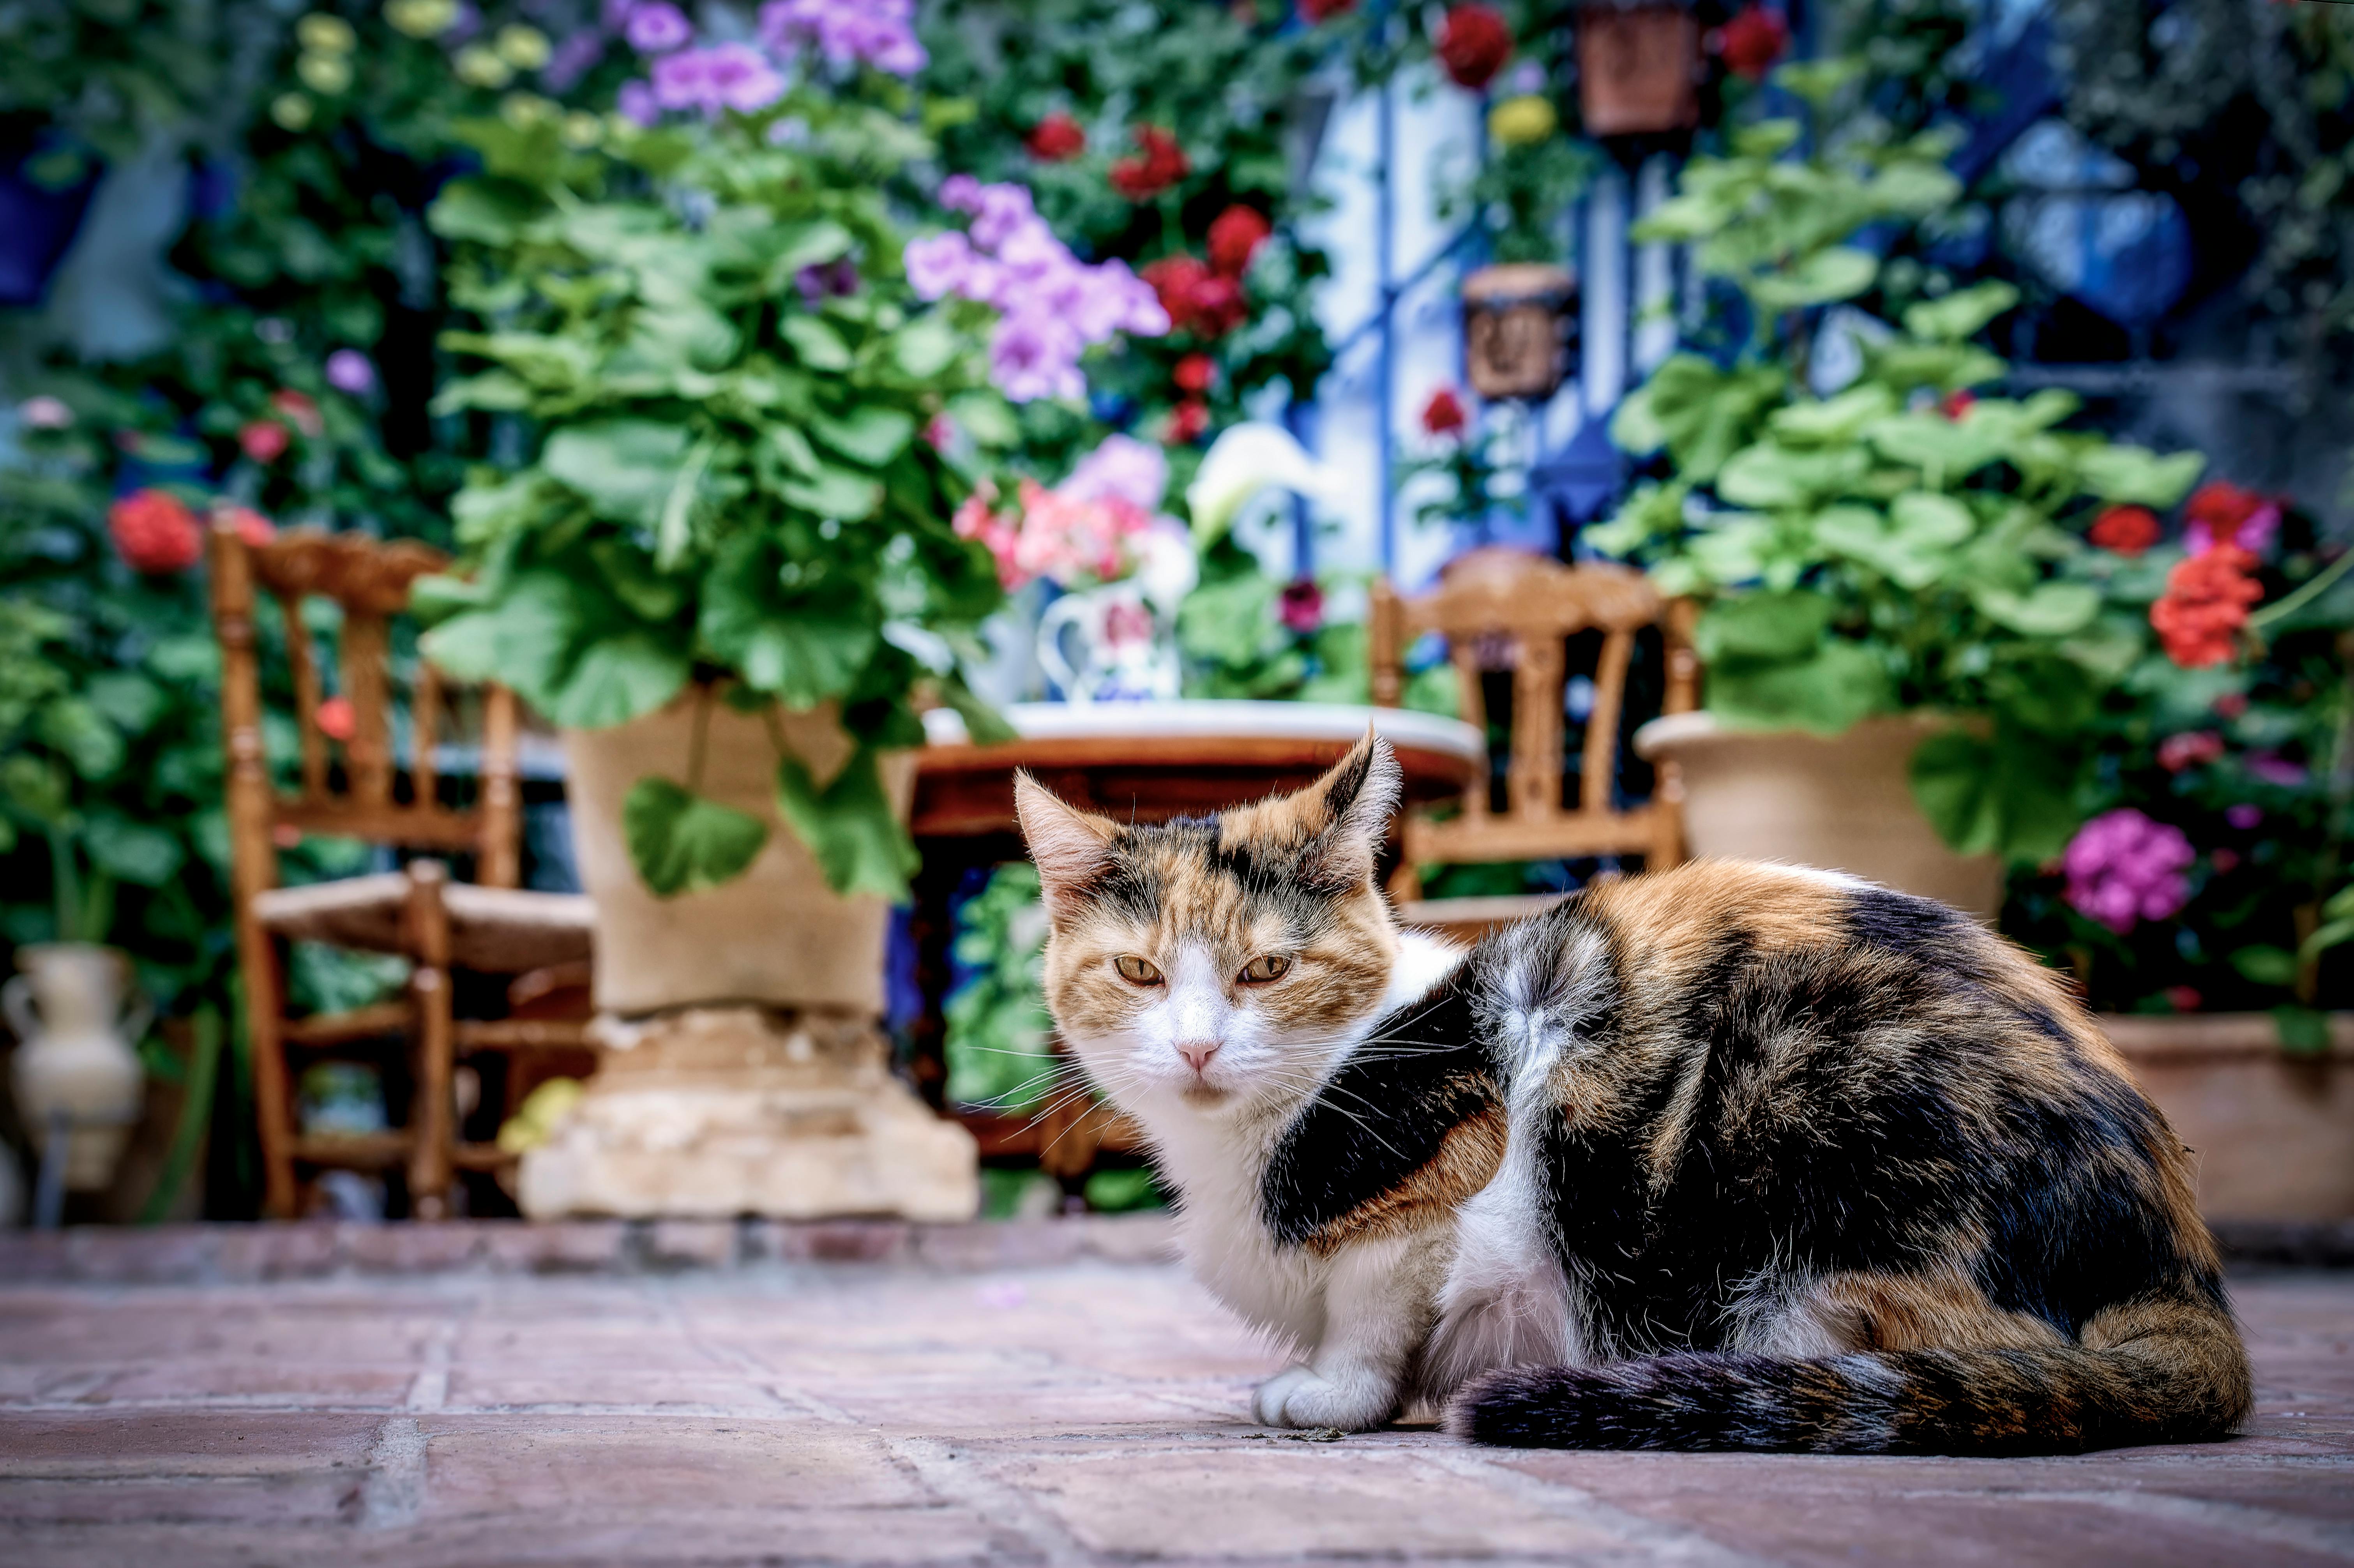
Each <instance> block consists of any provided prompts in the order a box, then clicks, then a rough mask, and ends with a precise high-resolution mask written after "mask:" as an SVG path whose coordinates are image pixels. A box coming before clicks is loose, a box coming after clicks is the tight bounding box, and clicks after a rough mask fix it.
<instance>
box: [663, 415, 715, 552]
mask: <svg viewBox="0 0 2354 1568" xmlns="http://www.w3.org/2000/svg"><path fill="white" fill-rule="evenodd" d="M711 453H712V443H711V441H710V440H708V439H705V440H702V441H700V442H698V443H696V446H695V450H694V451H692V452H690V453H688V454H687V459H686V461H685V462H684V463H683V464H681V465H680V466H679V471H678V477H677V478H676V479H675V480H673V482H671V487H670V493H669V494H668V495H666V496H664V497H663V509H662V521H661V522H659V523H657V524H655V525H654V565H655V566H656V567H660V568H661V569H662V570H663V571H668V570H670V569H671V568H672V567H675V566H677V565H678V563H679V562H680V561H681V560H682V559H684V557H685V555H686V547H687V546H689V545H690V544H692V543H694V538H695V535H694V531H693V523H694V514H695V492H696V490H697V489H698V487H700V486H701V484H702V483H703V473H704V471H705V469H707V468H709V467H710V466H711Z"/></svg>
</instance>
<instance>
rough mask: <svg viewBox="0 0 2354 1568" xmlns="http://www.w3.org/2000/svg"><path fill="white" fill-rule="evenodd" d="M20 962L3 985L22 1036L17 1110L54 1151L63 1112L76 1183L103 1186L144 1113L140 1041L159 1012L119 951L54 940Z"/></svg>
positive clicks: (20, 955) (84, 1187) (3, 1001)
mask: <svg viewBox="0 0 2354 1568" xmlns="http://www.w3.org/2000/svg"><path fill="white" fill-rule="evenodd" d="M16 967H17V968H18V969H23V970H24V971H25V972H24V973H23V974H21V975H18V976H16V978H15V979H13V980H9V982H8V983H7V985H6V987H5V988H0V1005H5V1009H6V1012H7V1014H8V1025H9V1027H10V1028H12V1029H14V1030H15V1031H16V1039H17V1042H18V1044H17V1046H16V1062H15V1064H14V1068H13V1074H14V1076H13V1083H14V1086H15V1088H16V1110H17V1114H18V1115H19V1116H21V1117H22V1118H24V1120H25V1124H26V1127H27V1130H28V1131H30V1132H31V1134H32V1135H33V1139H34V1140H35V1142H36V1143H37V1145H38V1146H39V1147H40V1148H41V1149H42V1150H43V1152H44V1154H46V1153H47V1151H48V1140H49V1137H50V1129H51V1128H52V1127H53V1126H54V1125H55V1122H56V1120H57V1118H59V1117H62V1118H64V1119H65V1121H66V1124H67V1126H68V1128H69V1130H68V1132H67V1135H66V1161H65V1184H66V1186H67V1187H68V1188H69V1189H70V1190H71V1191H74V1192H98V1191H102V1190H103V1189H104V1188H105V1187H106V1186H107V1185H108V1183H110V1182H111V1181H113V1179H114V1167H115V1165H116V1163H117V1162H118V1161H120V1160H122V1150H123V1146H124V1144H125V1143H126V1142H128V1141H129V1139H130V1137H131V1128H132V1124H133V1122H135V1121H137V1120H138V1119H139V1101H140V1089H141V1086H142V1085H143V1083H144V1081H145V1076H146V1075H145V1073H144V1071H143V1069H142V1068H141V1066H140V1065H139V1051H138V1047H137V1044H136V1042H137V1041H138V1039H139V1037H140V1036H141V1035H143V1034H144V1033H146V1032H147V1023H148V1021H149V1019H150V1018H151V1017H152V1016H153V1012H152V1010H151V1009H150V1007H149V1005H148V1003H147V1001H146V1000H145V999H144V998H143V997H141V996H139V995H137V994H136V993H134V992H133V991H132V989H131V960H130V959H129V958H128V957H126V956H125V955H123V954H122V953H121V952H119V951H117V950H116V949H114V948H101V947H98V946H95V945H93V944H91V943H88V942H45V943H40V944H37V945H36V946H33V947H28V948H19V949H17V952H16ZM126 1004H127V1005H128V1011H127V1012H126Z"/></svg>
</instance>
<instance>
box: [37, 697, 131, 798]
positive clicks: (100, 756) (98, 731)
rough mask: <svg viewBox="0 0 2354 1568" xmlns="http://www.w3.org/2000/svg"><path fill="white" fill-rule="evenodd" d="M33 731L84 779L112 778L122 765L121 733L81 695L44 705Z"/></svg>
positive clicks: (62, 698) (61, 698)
mask: <svg viewBox="0 0 2354 1568" xmlns="http://www.w3.org/2000/svg"><path fill="white" fill-rule="evenodd" d="M33 733H34V734H36V735H37V736H39V737H40V738H41V740H42V741H43V742H44V743H46V744H47V745H48V746H50V747H54V748H56V750H57V751H58V752H59V753H60V754H61V755H62V756H63V757H64V758H65V759H66V761H67V762H68V763H69V765H70V766H71V767H72V768H73V770H74V771H75V772H76V773H78V774H80V776H81V777H82V778H84V779H92V780H97V779H111V778H112V777H114V774H115V771H116V770H117V769H118V768H121V767H122V758H123V749H124V748H123V744H122V731H121V730H119V729H117V728H115V727H114V726H112V725H111V724H109V723H107V722H106V720H105V719H104V718H102V717H101V716H100V715H99V711H98V709H97V708H96V707H95V706H93V705H90V703H88V702H86V701H84V700H83V699H81V698H80V697H60V698H58V700H57V701H55V702H52V703H49V704H48V705H44V706H43V707H42V709H41V713H40V716H39V717H38V718H37V719H36V720H35V721H34V725H33Z"/></svg>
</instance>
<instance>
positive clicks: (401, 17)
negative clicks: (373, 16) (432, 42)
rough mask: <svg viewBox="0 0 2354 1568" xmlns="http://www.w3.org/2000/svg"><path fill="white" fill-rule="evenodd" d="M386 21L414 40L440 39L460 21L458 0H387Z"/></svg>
mask: <svg viewBox="0 0 2354 1568" xmlns="http://www.w3.org/2000/svg"><path fill="white" fill-rule="evenodd" d="M384 19H385V20H386V21H387V22H390V23H391V24H392V25H393V26H396V27H398V28H399V29H400V30H401V31H402V32H404V33H407V34H408V36H409V37H412V38H438V37H440V36H441V35H442V34H444V33H446V32H448V31H449V30H450V27H451V24H452V23H454V22H456V21H457V19H458V0H387V3H386V5H385V8H384Z"/></svg>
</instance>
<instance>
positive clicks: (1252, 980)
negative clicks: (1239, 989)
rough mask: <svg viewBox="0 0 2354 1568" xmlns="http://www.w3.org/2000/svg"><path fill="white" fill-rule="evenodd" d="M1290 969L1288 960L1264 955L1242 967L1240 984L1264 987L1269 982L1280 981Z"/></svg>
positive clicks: (1271, 954)
mask: <svg viewBox="0 0 2354 1568" xmlns="http://www.w3.org/2000/svg"><path fill="white" fill-rule="evenodd" d="M1290 968H1291V960H1290V959H1281V958H1278V957H1276V956H1275V955H1274V954H1273V953H1267V954H1264V955H1262V956H1260V957H1258V958H1256V959H1252V960H1251V961H1250V962H1248V963H1246V964H1245V965H1244V966H1243V972H1242V982H1243V984H1245V985H1265V984H1266V983H1267V981H1269V980H1281V979H1282V978H1283V977H1284V974H1285V972H1286V971H1288V969H1290Z"/></svg>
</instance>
